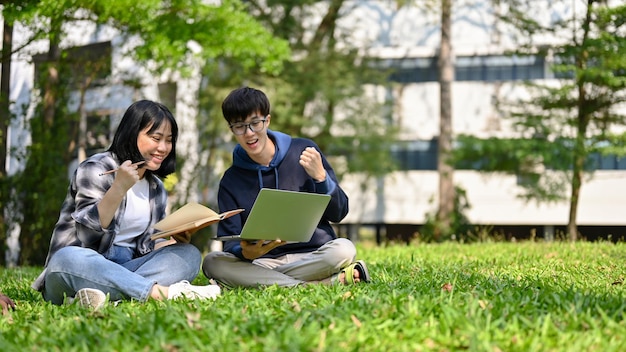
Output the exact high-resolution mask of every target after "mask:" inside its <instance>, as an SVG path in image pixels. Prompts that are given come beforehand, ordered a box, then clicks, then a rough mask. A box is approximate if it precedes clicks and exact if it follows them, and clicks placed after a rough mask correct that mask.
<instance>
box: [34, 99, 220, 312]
mask: <svg viewBox="0 0 626 352" xmlns="http://www.w3.org/2000/svg"><path fill="white" fill-rule="evenodd" d="M177 137H178V126H177V124H176V121H175V120H174V116H173V115H172V113H171V112H170V111H169V110H168V109H167V107H165V106H164V105H162V104H159V103H156V102H153V101H149V100H141V101H138V102H136V103H134V104H132V105H131V106H130V107H129V108H128V110H126V112H125V114H124V116H123V117H122V120H121V122H120V124H119V126H118V128H117V131H116V133H115V136H114V138H113V143H112V144H111V146H110V148H109V149H108V150H107V151H106V152H103V153H99V154H95V155H93V156H91V157H90V158H88V159H87V160H85V161H84V162H82V163H81V164H80V165H79V166H78V169H77V170H76V172H75V173H74V176H73V177H72V180H71V182H70V185H69V188H68V191H67V196H66V198H65V201H64V202H63V205H62V208H61V213H60V216H59V220H58V222H57V224H56V226H55V228H54V232H53V234H52V239H51V242H50V249H49V252H48V257H47V259H46V267H45V269H44V271H43V272H42V273H41V275H39V277H38V278H37V280H36V281H35V283H34V284H33V288H35V289H37V290H39V291H41V292H42V294H43V297H44V299H45V300H47V301H50V302H52V303H54V304H62V303H63V302H64V301H65V298H66V297H75V298H76V299H77V300H78V301H79V302H80V303H81V304H83V305H87V306H90V307H93V308H97V307H100V306H101V305H103V304H104V302H105V300H106V295H108V296H109V299H110V300H122V299H135V300H138V301H145V300H147V299H150V298H152V299H157V300H162V299H174V298H179V297H186V298H201V299H202V298H215V297H217V296H218V295H219V294H220V289H219V287H218V286H216V285H208V286H192V285H190V284H189V281H192V280H193V279H194V278H195V277H196V276H197V275H198V272H199V270H200V264H201V260H202V256H201V254H200V251H199V250H198V249H197V248H196V247H195V246H193V245H191V244H189V243H188V242H189V238H188V236H187V237H185V236H180V237H177V239H171V240H161V241H160V242H158V243H157V242H155V241H153V240H151V239H150V236H151V235H152V234H153V232H154V231H155V230H154V229H153V228H152V225H154V224H155V223H157V222H158V221H159V220H161V219H162V218H164V217H165V210H166V205H167V193H166V190H165V188H164V187H163V183H162V181H161V180H160V178H159V177H161V178H162V177H165V176H167V175H169V174H171V173H173V172H174V171H175V164H176V139H177ZM111 170H115V171H114V172H112V171H111Z"/></svg>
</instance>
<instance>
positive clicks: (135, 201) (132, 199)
mask: <svg viewBox="0 0 626 352" xmlns="http://www.w3.org/2000/svg"><path fill="white" fill-rule="evenodd" d="M149 192H150V190H149V184H148V180H146V179H145V178H143V179H141V180H139V181H137V183H135V185H134V186H133V187H132V188H131V189H129V190H128V192H126V212H125V213H124V220H123V221H122V224H121V226H120V232H119V233H118V234H117V235H116V236H115V240H113V244H115V245H116V246H121V247H132V248H134V247H135V238H136V237H137V236H139V235H141V234H142V233H143V232H144V231H145V230H146V228H147V227H148V225H149V224H150V196H149Z"/></svg>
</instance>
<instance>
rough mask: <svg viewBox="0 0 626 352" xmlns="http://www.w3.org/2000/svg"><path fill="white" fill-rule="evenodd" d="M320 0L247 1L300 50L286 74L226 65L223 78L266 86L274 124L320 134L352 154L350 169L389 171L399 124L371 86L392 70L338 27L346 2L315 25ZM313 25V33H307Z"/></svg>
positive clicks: (331, 148)
mask: <svg viewBox="0 0 626 352" xmlns="http://www.w3.org/2000/svg"><path fill="white" fill-rule="evenodd" d="M316 3H317V2H316V1H296V2H294V1H278V0H276V1H272V2H270V3H268V4H267V6H265V4H264V3H260V2H257V1H250V2H247V3H246V5H247V6H248V8H249V10H250V13H252V14H253V15H254V16H255V18H257V19H258V20H259V21H261V22H262V23H263V24H264V25H265V26H266V27H267V28H269V29H270V30H271V31H272V33H273V34H274V35H275V36H277V37H279V38H282V39H283V40H285V41H286V42H289V43H290V45H291V51H292V52H293V53H294V56H293V57H292V58H291V60H288V61H287V62H286V63H285V66H284V69H283V70H282V71H281V74H280V75H278V76H276V75H245V74H241V73H239V71H238V70H237V66H235V67H234V68H231V67H228V66H226V68H225V67H224V66H221V67H220V68H219V69H220V70H219V75H221V77H222V78H221V81H220V83H222V82H223V83H226V84H233V82H236V85H237V86H239V85H242V84H246V85H250V86H255V87H258V88H260V89H262V90H264V91H265V92H266V93H267V94H268V96H269V98H270V100H271V102H272V111H271V113H272V128H275V129H277V130H280V131H283V132H285V133H289V134H291V135H293V136H302V137H308V138H312V139H313V140H315V141H316V142H317V143H318V144H319V145H320V147H321V148H322V150H323V151H324V152H325V153H327V154H329V155H335V156H343V157H345V159H346V168H345V170H343V171H344V172H352V171H365V172H366V173H369V174H371V175H380V174H383V173H385V172H387V171H389V170H391V169H393V167H394V165H393V164H392V163H391V162H390V161H389V154H388V150H389V143H391V142H392V141H393V140H394V135H395V133H396V131H395V129H394V127H393V126H392V124H391V122H390V118H389V116H388V115H389V114H388V113H387V111H388V109H387V107H386V106H385V105H384V104H380V103H377V102H375V99H373V98H372V97H371V95H367V94H366V89H367V87H371V86H373V85H376V84H379V85H384V84H385V78H386V76H385V75H384V73H381V72H380V71H378V70H376V69H374V68H373V65H371V64H370V61H369V59H367V58H364V57H363V56H362V55H361V54H360V53H359V52H358V49H357V48H355V47H354V45H353V44H352V43H350V42H349V41H348V40H347V39H346V38H343V37H342V36H341V35H340V34H339V33H338V31H336V30H335V26H336V23H337V21H338V20H339V19H340V18H341V15H342V11H343V10H344V9H343V6H344V2H343V1H341V0H338V1H334V2H332V3H331V4H329V6H328V8H325V9H324V11H326V12H325V13H323V14H322V17H323V20H322V22H321V23H314V24H312V25H311V24H310V21H308V18H309V17H310V16H312V15H313V11H314V7H313V6H311V5H314V4H316ZM317 16H319V14H317ZM307 26H308V27H307ZM307 31H308V33H310V34H312V35H311V37H310V38H307V36H305V35H304V33H305V32H307ZM227 64H229V65H230V64H232V62H228V63H227ZM215 75H218V74H217V73H214V75H213V76H215ZM211 79H212V83H214V82H215V79H214V78H213V77H212V78H211ZM370 85H371V86H370ZM231 88H232V86H231ZM224 96H225V95H224ZM224 96H222V98H223V97H224ZM337 171H338V172H340V173H341V172H342V170H337Z"/></svg>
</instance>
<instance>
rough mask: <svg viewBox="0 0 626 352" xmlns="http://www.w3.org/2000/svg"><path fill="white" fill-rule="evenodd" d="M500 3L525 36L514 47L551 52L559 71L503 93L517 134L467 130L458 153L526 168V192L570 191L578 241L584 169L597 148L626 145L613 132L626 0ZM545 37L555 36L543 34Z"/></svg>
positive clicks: (489, 167)
mask: <svg viewBox="0 0 626 352" xmlns="http://www.w3.org/2000/svg"><path fill="white" fill-rule="evenodd" d="M501 3H502V4H503V5H506V6H508V12H507V13H505V15H504V16H502V18H501V20H502V21H503V23H504V24H507V25H509V29H511V32H509V33H515V34H517V36H516V37H513V38H512V39H514V40H517V41H518V42H519V43H520V48H519V50H517V51H516V52H515V54H517V55H533V56H536V57H538V58H541V59H544V60H546V61H547V62H548V63H550V69H551V72H553V74H554V77H555V79H553V80H547V81H533V82H526V83H525V84H524V85H523V87H524V88H525V89H524V92H525V94H526V95H525V96H523V97H522V98H520V99H515V100H511V99H508V100H507V99H502V100H501V102H500V107H501V111H502V112H503V113H504V115H505V116H506V117H508V118H510V121H511V122H512V124H513V126H514V127H515V129H516V132H517V133H518V136H519V137H518V138H510V139H498V138H492V139H489V140H483V141H481V140H476V139H473V138H470V137H467V136H465V137H462V138H460V142H461V143H460V144H461V145H463V148H462V149H460V150H459V151H458V154H457V158H458V159H457V160H464V162H465V163H479V164H480V165H481V167H482V170H485V171H505V172H512V173H517V174H519V175H521V176H522V181H523V182H522V186H523V187H524V189H525V191H526V193H525V194H523V195H522V196H523V197H525V198H527V199H534V200H536V201H539V202H542V201H558V200H563V199H568V200H569V205H570V211H569V217H568V223H567V231H568V237H569V239H570V240H572V241H574V240H576V239H577V238H578V235H579V233H578V229H577V210H578V204H579V197H580V190H581V188H582V185H583V182H584V178H585V174H589V175H591V172H592V171H593V170H594V169H595V168H596V165H594V164H593V162H592V159H591V156H592V155H593V154H594V153H602V152H607V151H611V152H613V153H615V152H616V151H617V152H618V153H619V154H622V155H623V154H624V151H625V149H624V143H623V140H624V138H623V136H613V135H611V128H612V127H613V126H619V125H623V124H624V123H626V115H625V114H624V111H623V110H619V109H620V104H623V103H624V102H625V101H626V89H624V88H626V71H625V70H624V67H626V36H625V34H626V5H618V6H609V5H607V4H606V2H605V1H597V0H587V1H586V3H585V6H584V8H583V11H582V12H583V16H582V17H578V13H577V12H576V11H575V10H576V8H575V7H574V8H570V10H571V12H570V13H564V9H563V7H562V6H561V5H562V4H560V3H549V4H544V5H545V6H547V8H538V7H537V6H536V5H537V4H535V3H532V2H531V3H528V2H525V1H518V0H508V1H505V0H502V1H501ZM574 3H575V4H580V2H574ZM558 7H560V10H559V9H557V8H558ZM565 10H567V8H565ZM557 13H558V14H560V15H561V16H563V17H560V18H559V17H557V16H552V17H551V18H553V19H555V18H556V20H552V21H543V22H542V21H541V19H542V18H545V17H544V16H542V15H543V14H557ZM566 14H569V17H565V16H564V15H566ZM546 37H551V38H552V40H551V41H549V42H545V41H544V42H542V39H543V38H546ZM619 137H621V138H619ZM485 156H486V157H485ZM567 184H569V187H565V186H566V185H567ZM568 189H569V195H568V194H567V193H565V192H566V191H567V190H568Z"/></svg>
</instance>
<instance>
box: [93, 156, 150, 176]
mask: <svg viewBox="0 0 626 352" xmlns="http://www.w3.org/2000/svg"><path fill="white" fill-rule="evenodd" d="M145 162H146V161H145V160H142V161H138V162H136V163H132V164H130V165H131V166H132V165H137V166H139V165H141V164H143V163H145ZM119 169H120V168H119V167H118V168H117V169H113V170H109V171H105V172H103V173H101V174H100V175H98V176H104V175H108V174H112V173H114V172H116V171H117V170H119Z"/></svg>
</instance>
